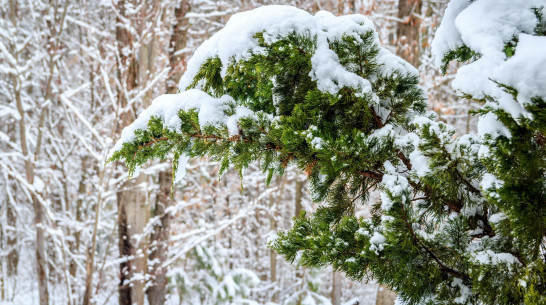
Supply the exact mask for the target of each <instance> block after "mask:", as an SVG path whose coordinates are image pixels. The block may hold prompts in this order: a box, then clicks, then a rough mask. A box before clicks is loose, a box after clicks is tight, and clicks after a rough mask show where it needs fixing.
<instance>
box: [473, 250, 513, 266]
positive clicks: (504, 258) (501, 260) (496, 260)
mask: <svg viewBox="0 0 546 305" xmlns="http://www.w3.org/2000/svg"><path fill="white" fill-rule="evenodd" d="M475 260H476V261H477V262H479V263H481V264H484V265H497V264H507V265H511V264H518V265H521V263H520V262H519V261H518V259H517V258H516V257H515V256H514V255H512V254H510V253H495V252H493V251H491V250H484V251H479V252H477V253H476V256H475Z"/></svg>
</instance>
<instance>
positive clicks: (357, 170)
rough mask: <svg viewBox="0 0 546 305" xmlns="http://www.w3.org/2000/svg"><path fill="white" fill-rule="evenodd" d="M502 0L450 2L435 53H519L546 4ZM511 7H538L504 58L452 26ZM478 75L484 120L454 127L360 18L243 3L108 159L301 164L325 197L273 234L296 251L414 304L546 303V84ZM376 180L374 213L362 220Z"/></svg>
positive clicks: (538, 26)
mask: <svg viewBox="0 0 546 305" xmlns="http://www.w3.org/2000/svg"><path fill="white" fill-rule="evenodd" d="M501 2H502V5H498V6H497V7H496V9H494V8H495V7H494V6H491V3H492V2H491V1H490V0H477V1H473V2H469V1H466V0H456V1H453V2H452V3H451V4H450V6H449V7H448V11H447V12H446V21H445V25H444V24H442V27H443V30H442V28H441V29H440V30H439V31H440V32H443V33H444V34H443V36H442V35H441V36H440V37H439V38H438V37H437V42H436V45H437V46H439V47H437V52H436V53H437V54H438V56H439V57H440V63H443V64H444V65H445V64H446V63H448V62H449V61H450V60H453V59H459V60H462V61H466V60H469V59H471V60H473V61H474V62H473V63H471V64H469V65H468V66H467V67H478V68H476V69H479V68H481V70H476V71H481V72H480V73H481V74H480V75H485V74H484V72H483V71H487V70H486V69H484V66H483V65H482V66H479V64H480V63H483V62H484V61H485V60H489V59H490V58H500V61H498V62H496V64H495V65H496V66H498V67H501V68H502V64H506V65H510V64H512V65H517V64H518V63H517V62H515V63H514V62H511V60H522V59H521V56H520V58H519V59H518V52H521V54H523V53H525V52H526V50H527V48H526V49H523V47H521V48H522V50H520V44H523V42H524V41H527V40H528V38H529V39H531V38H536V37H539V38H541V39H542V37H541V36H543V35H544V32H545V31H544V20H543V17H542V16H543V11H544V10H543V9H542V8H540V7H539V6H536V3H535V2H537V3H538V2H540V1H538V0H537V1H529V2H526V1H510V2H508V1H501ZM484 3H485V4H484ZM488 3H489V4H490V6H487V4H488ZM480 6H484V7H485V9H484V7H480ZM512 8H516V9H519V10H511V9H512ZM465 10H466V13H465ZM514 11H515V12H527V11H529V12H530V13H531V16H532V20H531V21H532V22H531V21H529V19H528V18H525V17H526V16H522V18H520V19H519V20H520V21H521V20H524V21H522V22H524V23H525V24H526V26H527V27H528V25H529V24H532V32H529V31H527V30H526V29H527V28H526V27H523V26H521V24H516V25H515V26H513V27H509V28H510V29H513V31H512V32H510V37H509V39H508V40H507V41H503V40H502V39H501V42H503V44H501V46H500V47H501V52H502V54H504V55H503V56H504V57H503V56H501V57H498V56H497V57H493V55H495V54H496V55H498V52H497V53H487V52H488V50H491V48H484V49H480V48H479V47H476V41H478V42H479V41H482V40H484V39H483V37H482V38H479V37H478V38H477V39H476V38H475V37H474V36H472V37H470V38H468V37H467V36H465V33H460V34H459V36H456V35H455V39H456V41H455V42H456V43H451V40H449V39H451V38H450V37H447V36H449V35H451V34H452V33H453V32H454V31H453V30H452V31H449V30H450V29H453V28H450V25H453V24H455V25H458V24H459V23H461V24H465V23H464V22H459V21H458V20H459V19H461V18H462V17H461V18H459V16H463V17H465V16H466V17H468V16H471V17H472V16H474V17H475V16H478V18H480V17H483V16H487V14H490V16H493V17H494V18H497V19H495V20H497V21H498V22H501V25H503V23H502V22H505V23H507V24H509V25H510V22H511V20H513V19H514V18H512V19H510V18H505V17H506V16H504V15H502V14H503V13H505V14H506V13H510V12H512V13H513V12H514ZM459 13H460V14H459ZM465 14H466V15H465ZM480 14H481V15H480ZM484 14H485V15H484ZM499 14H500V17H499V16H498V15H499ZM521 14H523V13H521ZM493 17H492V18H493ZM520 17H521V16H520ZM468 18H469V17H468ZM468 18H467V19H466V20H465V19H464V18H463V21H468ZM470 19H471V18H470ZM486 19H487V18H486ZM490 19H491V18H490ZM516 19H517V18H516ZM487 20H488V19H487ZM471 21H472V20H471ZM475 25H476V24H473V25H472V26H475ZM496 26H497V27H498V26H499V25H498V23H497V24H496ZM476 28H478V29H479V28H480V27H476ZM481 28H483V27H481ZM460 30H461V31H462V29H460ZM494 30H496V31H498V30H497V29H495V28H494ZM499 32H502V33H504V34H503V35H505V34H506V33H505V32H506V31H499ZM445 33H447V34H445ZM493 33H494V32H493ZM478 34H479V33H478ZM446 35H447V36H446ZM522 35H526V36H522ZM452 36H453V35H452ZM493 36H494V35H493ZM495 37H496V36H495ZM457 39H459V40H457ZM442 41H445V43H442ZM442 46H447V47H442ZM473 48H475V49H473ZM491 54H493V55H491ZM539 60H542V58H539ZM518 66H520V65H518ZM529 66H532V65H529ZM465 68H466V67H465ZM506 69H508V68H506ZM476 71H474V72H475V73H476ZM463 72H465V70H464V69H461V71H460V73H463ZM539 75H542V74H539ZM466 76H467V77H468V76H469V74H467V75H466ZM476 79H477V80H476V81H475V82H476V83H477V84H479V85H481V86H482V87H479V88H478V90H475V91H472V90H465V88H466V89H468V86H467V87H465V86H461V87H460V90H461V91H462V92H463V93H465V94H466V97H468V98H474V99H477V100H480V101H482V102H483V103H484V107H483V108H482V109H481V110H480V111H478V113H479V115H480V116H481V121H480V124H481V125H482V127H483V128H481V131H480V133H479V134H477V135H476V134H469V135H464V136H458V137H457V136H455V131H454V129H453V128H452V127H451V126H449V125H446V124H444V123H442V122H438V121H435V120H434V118H435V117H434V115H433V114H432V113H430V112H427V111H426V96H425V93H424V92H423V90H422V89H421V87H419V85H418V74H417V71H416V70H415V69H414V68H413V67H412V66H410V65H409V64H407V63H406V62H404V61H403V60H401V59H399V58H398V57H396V56H395V55H393V54H391V53H390V52H388V51H387V50H386V49H384V48H382V47H381V46H380V44H379V41H378V38H377V34H376V33H375V31H374V29H373V26H372V25H371V23H370V21H368V20H367V19H366V18H365V17H363V16H359V15H351V16H343V17H334V16H333V15H331V14H329V13H325V12H320V13H317V14H316V15H315V16H311V15H309V14H307V13H306V12H303V11H300V10H298V9H295V8H290V7H275V6H273V7H262V8H259V9H256V10H254V11H250V12H245V13H241V14H237V15H235V16H233V17H232V18H231V19H230V21H229V22H228V24H227V25H226V27H225V28H224V29H223V30H221V31H219V32H218V33H217V34H216V35H214V36H213V37H212V38H211V39H210V40H208V41H207V42H205V43H204V44H203V45H202V46H201V47H200V48H199V49H198V50H197V51H196V53H195V54H194V56H193V58H192V60H191V61H190V62H189V63H188V70H187V71H186V73H185V74H184V76H183V77H182V79H181V82H180V89H181V92H180V93H178V94H175V95H164V96H161V97H159V98H158V99H156V100H155V101H154V103H153V104H152V105H151V106H150V107H149V108H148V109H147V110H146V111H144V112H143V113H142V114H141V115H140V116H139V118H138V119H137V120H136V121H135V122H134V123H133V124H132V125H131V126H130V127H128V128H126V129H125V130H124V132H123V134H122V139H121V140H120V141H119V142H118V144H117V146H116V147H115V153H114V154H113V155H112V157H111V159H110V160H119V159H123V160H124V161H125V162H126V164H127V165H128V167H129V169H130V171H131V173H132V172H134V170H135V169H136V168H138V167H139V166H141V165H143V164H144V163H146V162H147V161H148V160H151V159H165V158H167V157H169V156H171V155H172V157H173V168H174V172H175V175H176V177H175V179H180V178H181V176H182V175H183V171H184V169H185V162H184V161H185V160H187V159H188V158H198V157H202V156H209V157H211V158H212V159H213V160H217V161H220V162H221V164H222V167H221V171H225V170H226V169H228V168H230V167H235V168H237V169H238V170H239V171H240V173H241V174H242V173H243V170H244V169H245V167H247V166H248V165H249V164H250V163H251V162H254V161H257V162H259V163H260V165H261V168H262V169H263V171H264V173H266V174H267V175H268V177H269V179H271V177H273V175H275V174H279V175H282V174H283V171H284V169H285V168H286V167H287V166H288V165H289V164H292V163H294V164H297V165H298V166H299V167H300V168H301V169H303V170H304V171H305V172H306V173H307V175H308V176H309V181H310V186H311V191H312V195H313V198H314V200H315V201H317V202H322V203H323V205H322V206H321V207H320V208H319V209H318V210H317V211H316V212H315V213H314V214H313V215H312V216H311V217H307V215H305V214H302V215H300V217H298V218H296V219H295V220H294V225H293V228H292V229H290V230H289V231H282V232H279V234H278V238H277V239H276V240H275V241H273V242H272V247H273V248H274V249H275V250H277V251H278V252H279V253H280V254H282V255H283V256H284V257H285V258H286V259H287V260H289V261H294V260H295V259H296V258H297V259H298V262H299V263H300V264H303V265H305V266H310V267H321V266H326V265H331V266H332V267H333V268H334V269H336V270H340V271H343V272H344V273H345V274H346V275H347V276H349V277H351V278H353V279H356V280H363V279H367V278H370V277H371V278H374V279H376V280H377V281H379V282H380V283H383V284H386V285H388V286H389V287H390V288H391V289H392V290H394V291H395V292H396V293H397V294H398V295H399V297H400V299H401V300H402V301H403V302H405V303H407V304H545V303H546V271H545V267H546V262H545V260H546V244H545V236H546V204H545V202H546V194H545V188H546V178H545V177H546V172H545V163H546V156H545V154H546V153H545V151H546V150H545V149H544V144H545V142H546V141H545V140H544V139H545V132H546V121H545V118H546V107H545V106H546V105H545V102H544V100H545V98H546V93H544V92H541V91H539V92H534V91H532V90H531V91H529V87H521V86H520V83H518V82H515V83H514V82H511V80H512V79H507V81H506V82H503V83H502V84H501V82H500V81H497V84H495V83H493V84H494V86H490V84H488V85H487V86H488V87H487V88H486V85H484V84H485V83H483V82H482V83H480V82H479V80H480V79H478V78H476ZM490 79H493V77H492V76H491V75H485V81H488V82H490V83H492V81H491V80H490ZM496 79H499V80H500V79H502V78H496ZM472 81H474V80H472ZM467 83H468V82H467ZM491 88H502V90H504V91H502V92H504V93H506V94H502V93H499V92H498V91H494V89H491ZM531 88H534V87H532V86H531ZM539 88H540V87H539ZM485 89H488V90H485ZM489 89H491V90H489ZM524 91H525V92H524ZM523 93H525V94H523ZM542 93H544V94H542ZM541 94H542V95H541ZM508 99H510V100H508ZM523 99H524V100H523ZM509 102H511V105H521V108H522V109H521V111H519V112H518V113H519V115H518V116H514V114H513V113H512V112H510V111H509V110H506V109H505V108H503V107H504V106H505V105H507V104H508V103H509ZM503 105H504V106H503ZM497 127H498V128H497ZM373 190H378V191H380V192H381V202H379V203H375V204H374V205H373V217H372V218H371V219H362V218H358V217H356V216H355V215H354V209H355V206H356V205H358V204H366V203H367V202H368V198H369V194H370V192H371V191H373Z"/></svg>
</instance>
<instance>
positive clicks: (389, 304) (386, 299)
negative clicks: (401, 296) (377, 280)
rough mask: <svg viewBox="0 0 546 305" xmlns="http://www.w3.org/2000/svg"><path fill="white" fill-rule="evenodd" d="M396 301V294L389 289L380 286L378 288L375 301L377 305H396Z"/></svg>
mask: <svg viewBox="0 0 546 305" xmlns="http://www.w3.org/2000/svg"><path fill="white" fill-rule="evenodd" d="M395 301H396V294H395V293H394V292H392V291H390V290H389V288H387V287H385V286H383V285H379V287H377V296H376V299H375V305H394V302H395Z"/></svg>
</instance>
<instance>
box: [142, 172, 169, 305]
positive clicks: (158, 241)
mask: <svg viewBox="0 0 546 305" xmlns="http://www.w3.org/2000/svg"><path fill="white" fill-rule="evenodd" d="M171 180H172V176H171V171H170V170H168V171H164V172H161V173H159V192H158V194H157V198H156V202H155V208H154V209H153V214H154V216H155V217H159V220H160V221H159V224H156V225H154V226H153V233H152V236H151V237H150V243H151V245H152V252H151V253H150V261H152V262H153V264H152V265H151V270H150V275H151V282H152V285H150V287H149V288H148V291H147V296H148V303H149V304H150V305H161V304H164V303H165V294H166V292H167V266H165V261H166V259H167V254H168V251H167V247H168V240H169V230H170V225H171V218H172V217H171V214H170V213H167V211H166V208H167V207H169V206H170V204H171V199H170V195H171Z"/></svg>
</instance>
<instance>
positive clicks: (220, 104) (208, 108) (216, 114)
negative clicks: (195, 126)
mask: <svg viewBox="0 0 546 305" xmlns="http://www.w3.org/2000/svg"><path fill="white" fill-rule="evenodd" d="M233 104H234V102H233V99H232V98H231V97H230V96H228V95H224V96H222V97H220V98H214V97H212V96H210V95H208V94H207V93H205V92H203V91H201V90H196V89H191V90H188V91H184V92H182V93H178V94H164V95H161V96H159V97H157V98H156V99H154V101H153V102H152V104H151V105H150V107H148V108H146V109H145V110H144V111H143V112H142V113H141V114H140V115H139V116H138V118H137V119H136V120H135V121H134V122H133V123H131V125H129V126H127V127H125V128H124V129H123V132H122V133H121V137H120V139H119V140H118V142H117V143H116V145H115V146H114V148H113V151H117V150H119V149H121V147H122V145H123V143H127V142H131V141H133V140H134V139H135V131H136V130H138V129H146V127H147V126H148V123H149V121H150V120H151V119H152V117H157V118H161V119H162V120H163V122H164V125H165V127H166V128H168V129H171V130H174V131H178V130H180V123H181V120H180V118H179V116H178V113H179V111H180V110H183V111H188V110H190V109H196V110H197V111H198V112H199V114H198V117H199V125H200V127H205V126H207V125H213V126H221V125H226V127H227V129H228V131H229V134H230V135H236V134H238V133H239V132H238V127H237V122H238V120H239V119H240V118H242V117H248V116H252V115H253V112H252V110H250V109H248V108H246V107H244V106H238V107H236V108H235V114H233V115H231V116H227V115H226V114H225V113H224V112H225V111H226V110H228V109H229V107H230V105H233Z"/></svg>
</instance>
